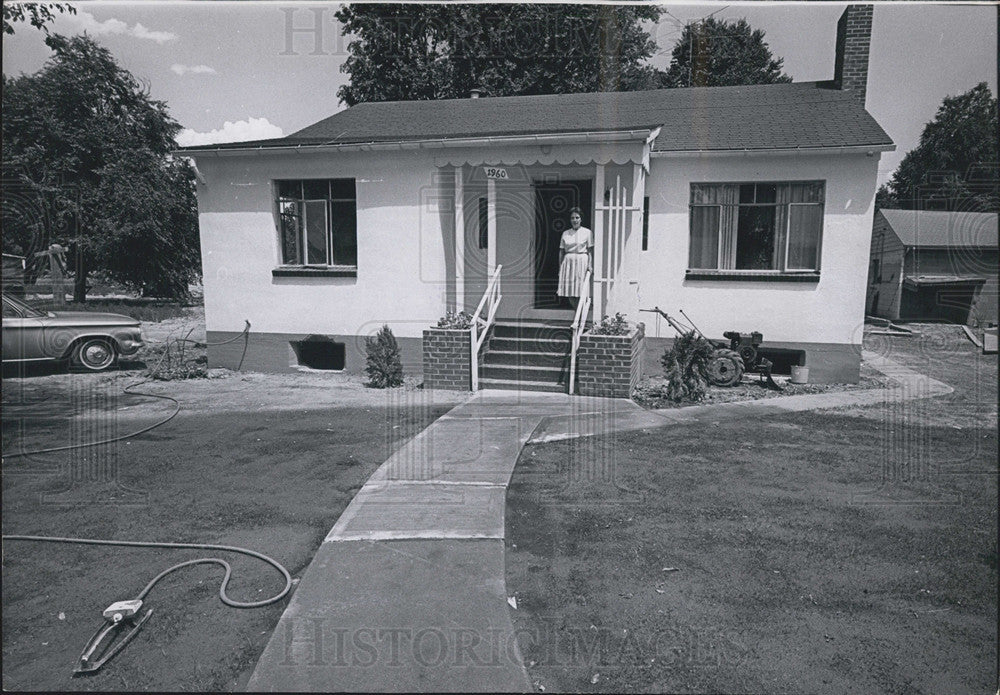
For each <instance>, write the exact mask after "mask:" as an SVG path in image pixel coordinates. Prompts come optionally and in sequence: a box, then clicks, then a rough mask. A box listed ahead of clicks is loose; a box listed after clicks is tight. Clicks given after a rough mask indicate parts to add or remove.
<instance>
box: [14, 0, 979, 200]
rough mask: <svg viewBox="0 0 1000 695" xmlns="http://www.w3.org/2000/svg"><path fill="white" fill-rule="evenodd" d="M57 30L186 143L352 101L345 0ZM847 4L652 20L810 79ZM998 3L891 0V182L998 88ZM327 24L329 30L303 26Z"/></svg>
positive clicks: (881, 79) (757, 5)
mask: <svg viewBox="0 0 1000 695" xmlns="http://www.w3.org/2000/svg"><path fill="white" fill-rule="evenodd" d="M74 5H75V7H76V8H77V14H76V15H75V16H71V15H61V16H59V17H58V18H57V19H56V21H55V22H54V23H53V24H52V25H51V30H52V31H54V32H58V33H63V34H80V33H83V32H87V33H88V34H89V35H90V36H91V37H93V38H94V39H96V40H97V41H99V42H100V43H101V44H102V45H104V46H105V47H107V48H108V49H109V50H110V51H111V52H112V54H113V55H114V56H115V58H116V59H117V60H118V62H119V64H120V65H122V66H123V67H125V68H126V69H128V70H129V71H131V72H132V73H133V74H134V75H135V76H136V77H137V78H139V79H140V80H142V81H143V82H144V83H145V84H147V85H148V86H149V90H150V93H151V95H152V96H153V97H154V98H156V99H161V100H163V101H165V102H166V103H167V104H168V106H169V108H170V112H171V114H172V115H173V117H174V118H175V119H176V120H177V121H178V122H179V123H180V124H181V125H182V126H183V127H184V131H183V132H182V133H181V135H180V136H179V138H178V140H179V142H180V143H181V144H184V145H189V144H203V143H209V142H224V141H237V140H249V139H257V138H267V137H280V136H281V135H288V134H290V133H293V132H295V131H296V130H299V129H301V128H303V127H305V126H307V125H309V124H311V123H314V122H316V121H318V120H320V119H322V118H325V117H326V116H329V115H331V114H333V113H335V112H337V111H339V110H341V109H343V108H344V107H343V105H342V104H340V103H339V101H338V99H337V89H338V87H340V86H341V85H342V84H344V83H345V82H346V81H347V75H345V74H344V73H342V72H341V71H340V66H341V65H342V64H343V62H344V60H345V59H346V58H347V50H346V46H347V42H348V38H349V37H347V38H345V37H344V36H343V35H342V34H341V32H340V30H339V26H338V22H337V20H336V18H335V17H334V16H333V15H334V12H335V11H336V9H337V5H335V4H329V5H327V4H319V3H312V4H296V3H290V2H260V3H258V2H239V3H230V2H211V3H208V2H192V1H186V2H156V1H145V2H141V3H139V2H128V1H127V0H116V1H114V2H86V3H75V4H74ZM845 6H846V5H845V4H843V3H827V2H809V3H793V2H782V3H761V2H753V3H729V4H727V3H706V4H679V3H677V4H674V3H666V4H663V5H662V7H663V8H664V9H665V10H666V12H665V13H664V14H663V15H662V17H661V18H660V20H659V21H658V22H657V23H655V24H650V25H648V27H647V28H648V30H649V33H650V35H651V37H652V38H653V39H654V40H656V42H657V45H658V52H657V53H656V55H654V56H653V57H652V59H651V61H650V62H651V63H652V64H653V65H655V66H657V67H660V68H663V69H666V67H667V66H668V65H669V62H670V52H671V50H672V48H673V46H674V43H675V42H676V40H677V38H678V37H679V35H680V27H682V26H683V24H684V23H685V22H689V21H694V20H697V19H700V18H702V17H705V16H707V15H709V14H713V13H714V14H715V16H716V17H719V18H724V19H731V20H732V19H739V18H741V17H742V18H746V19H747V21H748V22H749V23H750V25H751V26H752V27H754V28H755V29H761V30H763V31H764V32H765V40H766V41H767V43H768V44H769V46H770V48H771V51H772V53H773V54H774V55H775V56H777V57H781V58H783V59H784V70H785V72H786V73H787V74H789V75H791V76H792V78H793V79H794V80H795V81H796V82H808V81H814V80H827V79H831V78H832V77H833V63H834V42H835V38H836V25H837V19H838V18H839V17H840V15H841V13H842V12H843V10H844V7H845ZM997 17H998V12H997V6H996V5H995V4H992V3H978V4H958V3H948V4H936V3H922V2H915V3H898V2H891V3H878V4H876V6H875V11H874V19H873V27H872V47H871V59H870V65H869V77H868V100H867V109H868V111H869V113H871V114H872V116H874V117H875V119H876V120H877V121H878V122H879V124H880V125H881V126H882V127H883V128H884V129H885V130H886V132H887V133H889V135H890V136H891V137H892V139H893V140H894V141H895V143H896V146H897V150H896V151H895V152H887V153H885V154H883V156H882V161H881V162H880V165H879V183H882V182H884V181H885V180H887V179H888V178H889V177H890V176H891V174H892V172H893V170H895V168H896V166H897V165H898V164H899V162H900V160H901V159H902V158H903V156H904V155H905V154H906V152H907V151H908V150H910V149H912V148H913V147H914V146H916V144H917V143H918V142H919V138H920V133H921V131H922V130H923V127H924V125H925V124H926V123H927V122H928V121H929V120H931V119H932V118H933V117H934V114H935V113H936V111H937V109H938V107H939V106H940V105H941V101H942V99H943V98H944V97H946V96H955V95H958V94H961V93H963V92H965V91H967V90H968V89H970V88H971V87H973V86H975V85H976V84H978V83H979V82H983V81H985V82H987V83H988V84H989V85H990V88H991V89H992V90H993V93H994V94H996V93H997V29H998V25H997ZM314 27H318V31H316V30H313V31H302V29H303V28H306V29H309V28H314ZM43 38H44V34H43V33H42V32H40V31H38V30H35V29H34V28H32V27H31V26H30V25H27V24H19V25H17V29H16V33H15V34H14V36H6V37H4V42H3V72H4V74H6V75H8V76H14V75H18V74H20V73H32V72H35V71H36V70H38V69H39V68H40V67H41V66H42V65H43V64H44V62H45V60H46V59H47V58H48V57H49V55H50V51H49V49H48V48H47V47H46V46H45V44H44V43H43Z"/></svg>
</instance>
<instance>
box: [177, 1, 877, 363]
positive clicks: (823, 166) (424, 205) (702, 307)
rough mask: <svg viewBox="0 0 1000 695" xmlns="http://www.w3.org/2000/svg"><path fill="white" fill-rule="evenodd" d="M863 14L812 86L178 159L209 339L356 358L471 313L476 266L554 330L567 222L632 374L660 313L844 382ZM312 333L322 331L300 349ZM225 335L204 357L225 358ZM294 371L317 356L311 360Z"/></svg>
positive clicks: (479, 290)
mask: <svg viewBox="0 0 1000 695" xmlns="http://www.w3.org/2000/svg"><path fill="white" fill-rule="evenodd" d="M871 19H872V8H871V6H870V5H869V6H851V7H849V8H848V9H847V11H846V12H845V13H844V16H843V17H842V19H841V22H840V25H839V26H838V42H837V46H838V47H837V57H836V62H835V70H834V73H835V75H834V79H833V80H831V81H828V82H819V83H793V84H777V85H761V86H746V87H713V88H691V89H669V90H667V89H665V90H655V91H640V92H627V93H592V94H570V95H551V96H524V97H502V98H486V97H483V98H475V97H476V96H478V95H473V96H472V97H470V98H468V99H452V100H441V101H414V102H384V103H366V104H360V105H357V106H354V107H352V108H349V109H346V110H344V111H341V112H339V113H337V114H335V115H333V116H331V117H329V118H327V119H324V120H322V121H320V122H318V123H316V124H314V125H311V126H309V127H307V128H305V129H303V130H301V131H298V132H296V133H293V134H292V135H289V136H287V137H283V138H279V139H274V140H264V141H257V142H243V143H232V144H225V145H212V146H199V147H190V148H185V149H183V150H180V153H181V154H183V155H185V156H189V157H192V158H193V159H194V160H195V162H196V165H197V168H198V170H199V172H200V181H199V185H198V205H199V218H200V226H201V244H202V257H203V263H204V288H205V313H206V322H207V329H208V339H209V340H210V341H215V342H218V341H223V340H226V339H228V338H232V337H235V336H237V335H239V333H240V331H241V330H242V329H243V326H244V321H245V320H249V321H250V323H251V325H252V328H251V334H250V341H249V346H248V349H247V353H246V356H245V362H244V368H249V369H258V370H272V371H273V370H289V369H294V368H296V366H297V365H299V364H304V363H308V362H309V359H308V358H305V359H304V356H305V353H306V352H307V351H306V349H305V348H304V347H303V346H304V345H305V346H306V347H308V346H309V345H310V344H311V343H310V341H308V340H307V339H308V338H310V337H311V336H316V337H319V338H322V339H323V341H328V342H329V341H332V343H333V344H337V345H338V346H340V347H339V349H340V350H341V351H342V352H341V353H340V354H339V355H338V354H334V355H332V356H328V361H329V363H330V364H331V365H333V366H334V367H338V368H339V367H342V368H344V369H347V370H349V371H361V370H362V369H363V368H364V352H363V345H362V343H363V337H364V336H367V335H370V334H372V333H373V332H374V331H376V330H377V329H378V328H379V327H380V326H381V325H382V324H388V325H389V326H390V327H391V328H392V330H393V332H394V333H395V335H396V336H397V338H398V339H399V341H400V344H401V346H402V348H403V352H404V364H405V365H406V367H407V371H408V372H410V373H412V372H413V371H414V370H415V369H417V370H418V369H419V364H420V361H421V356H420V351H421V339H420V336H421V332H422V331H423V329H424V328H426V327H428V326H430V325H433V324H434V323H435V322H436V321H437V319H438V318H439V317H441V316H442V315H444V314H445V312H446V311H449V310H462V309H464V310H467V311H470V312H471V311H473V310H474V309H475V307H476V306H477V304H478V303H479V301H480V299H481V297H482V295H483V292H484V290H485V288H486V286H487V282H488V280H489V278H491V277H492V276H493V274H494V272H495V270H496V269H497V268H501V271H500V278H501V283H502V294H503V300H502V302H501V305H500V307H499V309H498V312H497V316H498V318H499V319H500V320H502V321H507V322H518V321H522V322H532V321H534V322H542V323H545V322H550V323H551V324H552V325H558V324H559V322H563V324H566V323H568V321H569V320H570V319H571V318H572V316H573V314H572V312H571V311H570V310H569V309H568V308H567V307H565V306H561V305H558V304H557V303H556V301H555V300H556V298H555V295H554V281H555V278H556V275H557V272H558V268H557V249H558V241H559V237H560V234H561V232H562V231H563V229H565V227H566V225H568V209H569V207H571V206H574V205H578V206H580V207H581V208H582V209H583V211H584V213H583V217H584V220H583V224H584V225H585V226H588V227H590V228H591V229H593V230H594V232H595V241H596V243H595V280H594V284H593V291H592V292H593V298H594V302H593V309H592V312H593V318H594V319H595V320H599V319H600V318H601V317H602V316H603V315H613V314H614V313H616V312H623V313H625V314H627V317H628V318H629V319H631V320H641V321H645V322H646V326H647V327H646V339H645V342H644V350H645V355H646V362H647V365H648V367H647V371H648V372H655V371H658V370H659V365H658V359H659V357H660V354H661V353H662V351H663V347H664V345H665V344H666V342H667V341H668V340H669V339H671V338H672V337H673V333H672V331H671V330H670V329H669V328H668V327H666V326H665V325H661V324H659V323H658V322H657V320H656V319H655V315H654V314H640V313H639V310H640V309H648V308H652V307H654V306H659V307H661V308H663V309H665V310H667V311H668V312H670V313H676V312H677V311H678V310H679V309H684V310H685V312H686V313H687V314H688V315H689V316H690V317H691V318H692V319H693V320H694V321H695V322H696V323H697V324H698V327H699V328H700V329H701V330H702V331H703V332H704V333H705V334H707V335H711V336H714V337H720V338H721V337H722V333H723V332H724V331H727V330H739V331H744V332H750V331H754V330H756V331H760V332H761V333H763V335H764V341H765V344H766V346H769V347H773V348H783V349H786V350H788V351H793V352H795V354H798V355H800V362H802V363H804V364H805V365H806V366H808V367H810V379H811V381H815V382H831V381H856V380H857V378H858V370H859V361H860V342H861V329H862V324H863V320H864V312H865V290H866V273H867V267H868V256H869V247H870V240H871V230H872V216H873V203H874V196H875V189H876V173H877V170H878V163H879V157H880V155H881V153H882V152H885V151H888V150H892V149H894V145H893V143H892V141H891V139H890V138H889V137H888V135H887V134H886V133H885V131H883V129H882V128H881V127H880V126H879V125H878V123H876V122H875V120H874V119H873V118H872V117H871V116H870V115H869V114H868V113H867V112H866V111H865V87H866V81H867V65H868V47H869V41H870V29H871ZM321 342H322V341H321ZM242 348H243V345H242V343H241V342H239V341H237V342H234V343H232V344H230V345H226V346H219V347H213V348H211V349H210V352H209V361H210V364H212V365H214V366H230V367H233V366H235V363H236V362H237V361H238V360H239V359H240V356H241V353H242ZM314 366H315V365H314Z"/></svg>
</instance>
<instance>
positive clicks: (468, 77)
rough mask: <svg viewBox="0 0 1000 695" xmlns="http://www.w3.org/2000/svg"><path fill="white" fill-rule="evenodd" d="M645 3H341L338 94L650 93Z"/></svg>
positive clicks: (357, 97)
mask: <svg viewBox="0 0 1000 695" xmlns="http://www.w3.org/2000/svg"><path fill="white" fill-rule="evenodd" d="M659 14H660V10H659V9H658V8H656V7H653V6H649V7H646V6H627V7H620V6H619V7H615V6H610V5H554V4H493V5H440V4H435V5H430V4H428V5H422V4H407V5H403V4H354V5H345V6H344V7H343V8H341V9H340V10H339V11H338V12H337V13H336V17H337V19H338V20H340V22H341V23H342V24H343V29H344V32H345V33H349V34H351V35H352V36H353V39H352V41H351V42H350V44H349V46H348V49H349V52H350V56H349V57H348V59H347V60H346V61H345V63H344V65H343V66H342V67H341V70H342V71H344V72H346V73H348V74H349V75H350V83H349V84H347V85H345V86H343V87H341V88H340V90H339V91H338V92H337V95H338V96H339V97H340V99H341V101H343V102H344V103H346V104H347V105H349V106H353V105H354V104H357V103H359V102H363V101H391V100H411V99H447V98H461V97H467V96H468V95H469V92H470V90H472V89H474V88H479V89H482V90H484V92H485V93H486V94H487V95H489V96H509V95H517V94H555V93H573V92H593V91H622V90H630V89H641V88H645V87H649V88H654V87H655V86H656V74H655V71H654V70H653V69H652V68H651V67H649V66H647V65H643V64H642V62H643V61H644V60H645V59H646V58H648V57H650V56H651V55H652V54H653V51H654V50H655V48H656V45H655V43H654V42H653V41H652V40H651V39H650V38H649V36H648V35H647V33H646V32H645V31H644V30H643V29H642V27H641V26H640V21H644V20H646V21H653V20H655V19H657V18H658V17H659Z"/></svg>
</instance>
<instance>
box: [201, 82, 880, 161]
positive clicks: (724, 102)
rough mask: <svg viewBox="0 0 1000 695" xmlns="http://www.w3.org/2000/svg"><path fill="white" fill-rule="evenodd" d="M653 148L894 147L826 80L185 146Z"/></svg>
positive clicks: (436, 113) (397, 112) (368, 120)
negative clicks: (606, 139)
mask: <svg viewBox="0 0 1000 695" xmlns="http://www.w3.org/2000/svg"><path fill="white" fill-rule="evenodd" d="M658 126H662V129H661V131H660V134H659V137H657V139H656V142H655V143H654V145H653V149H654V150H660V151H671V152H686V151H713V150H718V151H726V150H770V149H796V148H822V147H866V146H871V147H880V148H885V147H891V146H892V140H891V139H890V138H889V136H888V135H887V134H886V133H885V131H884V130H882V128H881V127H880V126H879V124H878V123H876V122H875V119H874V118H872V117H871V115H869V114H868V112H867V111H865V110H864V107H863V106H862V105H861V104H860V103H859V102H858V100H857V99H855V98H853V97H852V96H851V95H850V93H849V92H843V91H840V90H838V89H833V88H832V87H831V85H830V83H828V82H800V83H791V84H775V85H753V86H743V87H694V88H687V89H657V90H648V91H640V92H591V93H586V94H553V95H539V96H516V97H493V98H485V97H484V98H480V99H441V100H434V101H386V102H369V103H362V104H358V105H357V106H353V107H351V108H349V109H345V110H344V111H341V112H339V113H336V114H334V115H332V116H330V117H328V118H324V119H323V120H321V121H319V122H318V123H314V124H313V125H311V126H308V127H306V128H303V129H302V130H300V131H298V132H296V133H292V134H291V135H288V136H287V137H283V138H276V139H273V140H258V141H254V142H242V143H227V144H223V145H205V146H199V147H189V148H184V149H185V151H192V150H201V149H217V148H226V149H228V148H248V147H260V148H268V147H287V146H294V145H324V144H330V145H337V144H344V145H347V144H364V143H383V142H398V141H415V140H433V139H443V138H466V137H470V138H471V137H490V136H517V135H539V134H555V133H584V132H606V131H623V130H639V129H649V128H655V127H658Z"/></svg>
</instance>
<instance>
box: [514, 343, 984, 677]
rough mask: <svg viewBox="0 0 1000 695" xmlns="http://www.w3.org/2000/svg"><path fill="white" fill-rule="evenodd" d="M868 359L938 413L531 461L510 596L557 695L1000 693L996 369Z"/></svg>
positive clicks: (937, 353)
mask: <svg viewBox="0 0 1000 695" xmlns="http://www.w3.org/2000/svg"><path fill="white" fill-rule="evenodd" d="M918 328H919V329H920V330H921V331H922V335H921V336H920V337H915V338H909V339H904V338H891V339H889V338H886V339H882V338H879V339H878V340H870V341H868V344H867V347H869V348H870V349H874V350H877V351H879V352H882V353H885V354H888V355H889V356H890V357H891V358H893V359H895V360H897V361H900V362H903V363H904V364H907V365H909V366H911V367H912V368H914V369H916V370H918V371H921V372H923V373H926V374H929V375H930V376H932V377H934V378H937V379H940V380H942V381H944V382H946V383H948V384H950V385H952V386H954V387H955V389H956V390H955V393H954V394H951V395H949V396H945V397H941V398H936V399H930V400H925V401H910V402H907V403H900V404H892V405H884V406H875V407H867V408H852V409H844V410H841V411H836V412H833V411H827V412H815V413H797V414H788V415H784V416H780V417H768V418H767V419H766V420H763V421H758V420H754V419H746V420H738V421H721V422H718V423H712V425H711V426H710V427H708V428H706V427H705V426H704V425H679V426H672V427H669V428H664V429H656V430H648V431H645V432H631V433H622V434H619V435H613V436H605V437H595V438H587V439H580V440H570V441H566V442H559V443H551V444H543V445H538V446H530V447H527V448H526V449H525V450H524V452H522V456H521V459H520V460H519V462H518V464H517V468H516V469H515V473H514V478H513V481H512V485H511V487H510V488H509V490H508V499H507V545H508V554H507V589H508V593H509V594H511V595H514V596H516V598H517V606H518V610H516V611H514V612H513V613H512V615H513V616H514V619H515V626H516V628H517V629H518V630H519V631H520V634H521V638H522V640H521V647H522V653H523V654H524V657H525V660H526V661H527V664H528V670H529V673H530V675H531V677H532V679H533V680H534V682H535V683H536V685H537V687H538V688H539V690H541V689H543V688H544V690H545V692H580V691H582V692H677V693H697V692H755V693H779V692H810V693H844V692H864V693H869V692H871V693H876V692H878V693H902V692H907V693H928V694H931V693H943V692H947V693H983V692H993V691H994V690H995V689H996V663H997V661H996V659H997V633H996V625H997V502H998V498H997V463H996V462H997V410H996V402H997V358H996V356H995V355H993V356H983V355H980V354H977V353H976V351H975V349H974V348H973V346H972V344H971V343H969V342H968V341H966V340H965V339H964V337H963V336H962V333H961V330H960V329H959V328H957V327H954V326H932V325H928V326H920V327H918Z"/></svg>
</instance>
